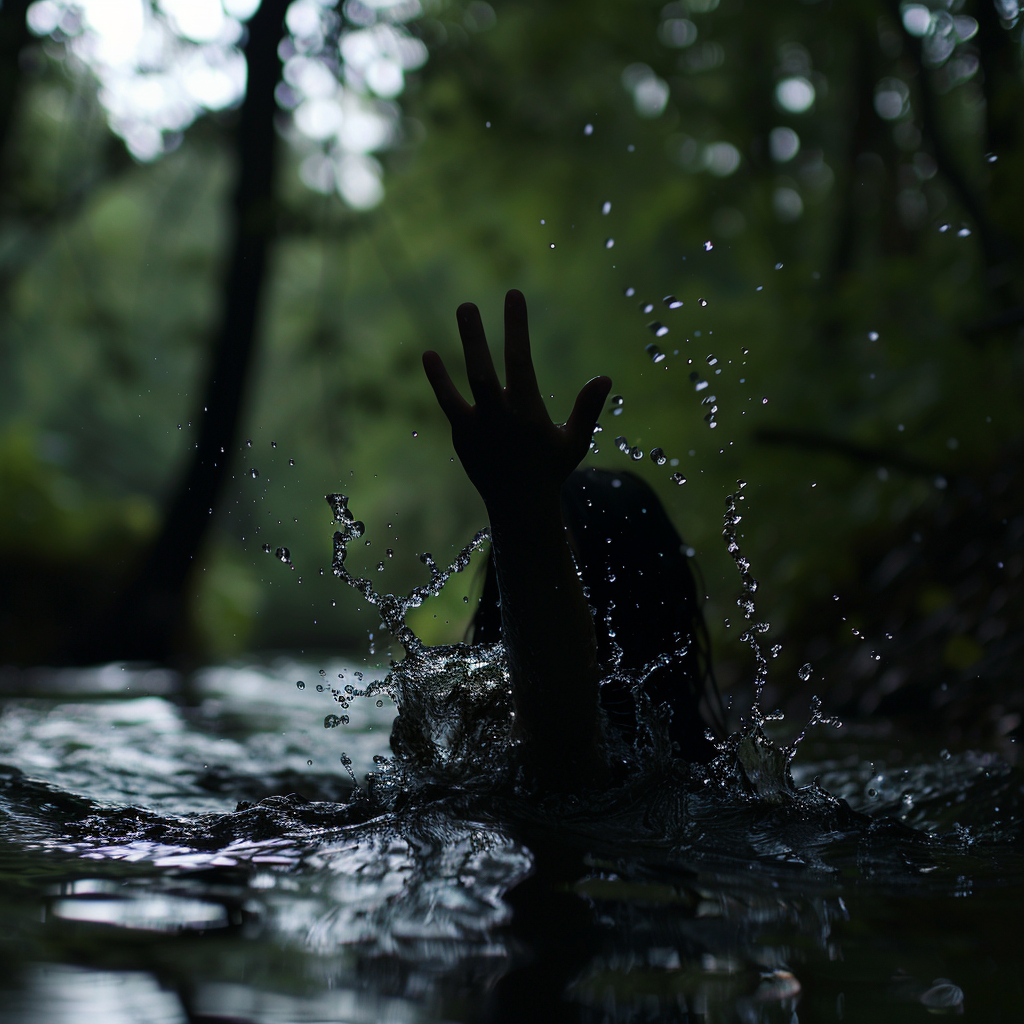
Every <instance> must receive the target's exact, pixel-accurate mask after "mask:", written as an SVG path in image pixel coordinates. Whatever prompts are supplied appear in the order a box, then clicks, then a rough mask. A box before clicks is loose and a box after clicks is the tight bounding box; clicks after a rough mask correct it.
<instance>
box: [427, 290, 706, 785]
mask: <svg viewBox="0 0 1024 1024" xmlns="http://www.w3.org/2000/svg"><path fill="white" fill-rule="evenodd" d="M457 320H458V326H459V334H460V336H461V338H462V346H463V352H464V354H465V360H466V373H467V376H468V378H469V386H470V389H471V391H472V394H473V398H474V400H475V404H474V405H471V404H470V403H469V402H467V401H466V399H465V398H464V397H463V396H462V395H461V394H460V393H459V390H458V389H457V388H456V387H455V385H454V384H453V383H452V380H451V377H450V376H449V375H448V372H447V370H446V369H445V366H444V363H443V362H442V360H441V357H440V356H439V355H438V354H437V353H436V352H426V353H424V355H423V366H424V369H425V371H426V374H427V378H428V380H429V381H430V384H431V386H432V387H433V389H434V394H435V395H436V396H437V400H438V403H439V404H440V406H441V408H442V410H443V411H444V413H445V415H446V416H447V417H448V420H449V422H450V423H451V427H452V443H453V445H454V447H455V451H456V454H457V455H458V456H459V460H460V461H461V463H462V466H463V468H464V469H465V471H466V474H467V475H468V476H469V479H470V480H471V482H472V483H473V485H474V486H475V487H476V489H477V491H478V492H479V494H480V497H481V498H482V499H483V501H484V505H485V506H486V508H487V515H488V519H489V520H490V527H491V552H492V561H493V569H492V570H491V571H490V580H489V583H485V588H484V589H485V592H484V597H483V599H482V602H481V607H480V611H479V612H478V615H477V619H476V622H475V627H476V628H475V635H474V640H475V641H477V642H482V641H491V640H497V639H499V636H500V639H501V641H502V643H503V645H504V648H505V655H506V658H507V661H508V668H509V677H510V680H511V685H512V702H513V711H514V714H515V724H514V729H513V735H514V738H515V739H516V740H517V742H518V745H519V755H520V759H521V763H522V766H523V768H524V769H525V770H526V772H527V773H528V774H530V775H532V776H533V777H534V778H535V779H536V780H537V781H539V782H542V783H543V784H544V785H546V786H555V787H557V788H568V789H583V788H592V787H596V786H600V785H603V784H606V783H607V782H608V780H609V779H610V778H611V771H610V765H609V756H608V744H607V735H606V729H605V723H606V722H607V725H608V726H609V727H611V728H615V729H618V730H619V731H620V732H621V733H623V734H624V735H625V736H627V737H631V736H632V734H633V731H634V730H635V728H636V713H635V699H634V694H633V692H632V687H631V685H630V684H629V682H627V681H626V679H625V678H623V677H622V676H620V675H617V673H623V674H624V675H627V676H628V675H629V674H632V675H633V677H636V675H637V674H638V673H639V672H640V671H641V670H642V669H644V668H645V666H651V663H652V662H656V661H657V659H658V658H659V656H660V655H669V656H668V657H666V658H664V659H662V660H663V662H664V663H663V664H659V665H657V667H655V668H654V670H653V671H652V672H650V674H649V675H648V677H647V678H646V679H645V681H644V692H645V694H646V696H647V699H649V700H650V701H651V702H652V703H653V704H655V705H656V706H659V707H660V708H661V709H662V712H663V713H667V714H669V715H670V716H671V718H670V721H669V726H668V731H669V735H670V737H671V739H672V740H673V741H674V742H675V743H676V745H677V746H678V748H679V753H680V756H682V757H684V758H686V759H687V760H691V761H703V760H707V759H709V757H710V756H712V755H713V752H714V751H713V748H712V747H711V744H710V742H709V741H708V740H707V739H706V738H705V731H706V730H707V728H708V727H709V726H716V727H719V728H720V724H721V723H720V718H721V716H720V707H719V706H718V705H717V703H715V701H716V697H717V691H715V689H714V684H713V680H711V678H710V666H709V664H708V659H707V635H706V632H705V630H704V628H703V621H702V619H701V616H700V611H699V607H698V603H697V594H696V588H695V587H694V584H693V577H692V575H691V574H690V570H689V566H688V565H687V560H686V557H685V555H684V553H683V551H682V547H683V545H682V541H681V539H680V537H679V534H678V533H676V531H675V529H674V527H673V526H672V524H671V522H670V521H669V519H668V516H667V515H666V513H665V510H664V509H663V508H662V506H661V504H660V502H659V501H658V499H657V497H656V496H655V495H654V492H653V491H651V490H650V488H648V487H647V485H646V484H644V483H643V481H641V480H640V479H639V478H638V477H636V476H634V475H633V474H631V473H608V472H606V471H602V470H594V469H591V470H586V471H583V472H575V473H574V472H573V471H574V470H575V469H576V467H577V466H578V465H579V463H580V462H581V461H582V459H583V457H584V456H585V455H586V453H587V451H588V449H589V447H590V441H591V438H592V436H593V431H594V426H595V424H596V422H597V417H598V415H599V414H600V412H601V409H602V408H603V406H604V401H605V398H607V396H608V392H609V390H610V389H611V380H610V379H609V378H608V377H595V378H594V379H593V380H591V381H588V382H587V383H586V384H585V385H584V386H583V388H582V389H581V391H580V393H579V394H578V395H577V397H576V402H575V405H574V406H573V410H572V413H571V414H570V416H569V418H568V420H567V421H566V422H565V423H564V424H555V423H553V422H552V421H551V418H550V417H549V415H548V412H547V409H546V407H545V405H544V399H543V398H542V397H541V393H540V388H539V387H538V385H537V378H536V374H535V372H534V368H533V360H532V357H531V355H530V339H529V331H528V327H527V315H526V301H525V299H524V298H523V296H522V293H521V292H518V291H515V290H513V291H510V292H509V293H508V294H507V295H506V296H505V386H504V387H502V386H501V384H500V382H499V380H498V375H497V373H496V371H495V369H494V364H493V362H492V360H491V354H490V350H489V349H488V346H487V339H486V337H485V335H484V330H483V324H482V323H481V320H480V313H479V311H478V310H477V308H476V306H474V305H473V304H472V303H464V304H463V305H462V306H460V307H459V309H458V313H457ZM574 556H575V557H574ZM577 566H579V572H577ZM591 606H593V607H594V609H595V613H594V614H592V612H591ZM677 652H681V653H677ZM673 655H674V656H673ZM610 670H615V671H614V672H613V674H612V678H611V679H610V680H609V681H607V682H606V683H605V684H604V685H602V678H604V677H605V676H606V675H608V673H609V671H610Z"/></svg>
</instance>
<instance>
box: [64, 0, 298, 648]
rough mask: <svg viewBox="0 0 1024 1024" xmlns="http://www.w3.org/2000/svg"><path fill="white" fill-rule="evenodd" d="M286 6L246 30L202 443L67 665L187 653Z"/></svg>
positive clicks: (237, 371)
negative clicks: (195, 574)
mask: <svg viewBox="0 0 1024 1024" xmlns="http://www.w3.org/2000/svg"><path fill="white" fill-rule="evenodd" d="M288 2H289V0H263V3H262V4H261V5H260V7H259V9H258V10H257V12H256V14H255V15H254V16H253V18H252V20H251V21H250V22H249V25H248V34H249V38H248V42H247V44H246V48H245V54H246V59H247V63H248V85H247V89H246V94H245V99H244V100H243V102H242V106H241V108H240V110H239V116H238V124H237V129H236V135H235V154H236V163H237V178H236V183H235V192H234V196H233V201H232V213H233V220H234V223H233V233H232V241H231V247H230V253H229V256H228V263H227V272H226V279H225V282H224V291H223V296H224V298H223V303H222V306H221V314H220V315H221V320H220V325H219V329H218V332H217V335H216V340H215V342H214V344H213V350H212V353H211V361H210V366H209V371H208V376H207V380H206V386H205V389H204V393H203V398H202V401H201V403H200V408H199V412H198V415H197V417H196V418H197V419H198V421H199V424H200V428H199V441H198V444H197V446H196V449H195V453H194V455H193V457H192V460H191V462H190V463H189V465H188V467H187V469H186V471H185V474H184V476H183V478H182V479H181V481H180V483H179V484H178V486H177V488H176V490H175V491H174V493H173V495H172V497H171V500H170V502H169V503H168V510H167V514H166V516H165V518H164V522H163V526H162V528H161V530H160V533H159V535H158V536H157V538H156V540H155V542H154V543H153V545H152V547H151V549H150V551H149V554H148V556H147V557H146V558H145V559H144V560H143V562H142V565H141V567H140V569H139V571H138V573H137V575H136V576H135V578H134V579H133V580H132V581H131V582H130V583H129V585H128V586H127V587H126V589H125V590H124V591H123V593H122V594H121V595H120V597H119V598H118V599H117V600H116V601H115V602H114V604H113V606H112V608H111V609H109V610H108V612H107V614H106V615H104V616H103V618H102V619H101V621H100V623H99V625H98V627H97V628H95V629H93V630H91V631H90V633H89V634H87V635H85V636H82V637H77V638H74V642H73V644H72V649H71V650H69V651H68V652H67V654H68V656H69V657H70V658H71V660H77V661H101V660H110V659H115V658H116V659H135V660H155V661H165V660H167V659H169V658H171V657H172V656H174V655H175V654H176V653H178V652H179V651H180V648H181V640H182V633H183V630H184V627H185V618H186V610H187V598H186V584H187V582H188V579H189V576H190V574H191V572H192V569H193V566H194V564H195V561H196V558H197V556H198V555H199V553H200V551H201V550H202V546H203V543H204V541H205V539H206V536H207V533H208V530H209V525H210V521H211V513H212V510H213V509H214V508H215V507H216V505H217V501H218V499H219V497H220V494H221V491H222V489H223V486H224V483H225V481H226V479H227V475H228V470H229V467H230V464H231V459H232V454H233V452H234V448H235V444H236V441H237V433H238V424H239V420H240V416H241V411H242V405H243V401H244V398H245V390H246V384H247V382H248V379H249V375H250V369H251V366H252V362H253V356H254V353H255V350H256V340H257V326H258V323H259V317H260V313H261V311H262V298H263V292H264V278H265V272H266V264H267V255H268V250H269V248H270V244H271V242H272V240H273V238H274V233H275V205H274V181H275V165H276V156H277V152H276V151H277V135H276V131H275V127H274V118H275V113H276V109H277V107H276V102H275V99H274V89H275V87H276V85H277V82H278V78H279V75H280V61H279V59H278V56H277V50H278V44H279V43H280V41H281V37H282V34H283V31H282V23H283V20H284V14H285V10H286V9H287V7H288Z"/></svg>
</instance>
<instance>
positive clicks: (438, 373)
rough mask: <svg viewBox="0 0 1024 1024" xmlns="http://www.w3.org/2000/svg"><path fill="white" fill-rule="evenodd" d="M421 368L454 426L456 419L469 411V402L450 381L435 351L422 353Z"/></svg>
mask: <svg viewBox="0 0 1024 1024" xmlns="http://www.w3.org/2000/svg"><path fill="white" fill-rule="evenodd" d="M423 369H424V371H425V372H426V374H427V380H428V381H429V382H430V386H431V387H432V388H433V389H434V395H435V396H436V398H437V404H438V405H439V406H441V410H442V412H444V414H445V416H447V417H448V422H449V423H451V424H452V425H453V426H454V425H455V421H456V420H458V419H460V418H461V417H464V416H466V415H467V414H468V413H469V409H470V405H469V402H467V401H466V400H465V399H464V398H463V397H462V395H460V394H459V389H458V388H457V387H456V386H455V385H454V383H452V379H451V377H450V376H449V374H448V370H447V369H446V368H445V365H444V362H443V361H442V359H441V357H440V356H439V355H438V354H437V353H436V352H424V353H423Z"/></svg>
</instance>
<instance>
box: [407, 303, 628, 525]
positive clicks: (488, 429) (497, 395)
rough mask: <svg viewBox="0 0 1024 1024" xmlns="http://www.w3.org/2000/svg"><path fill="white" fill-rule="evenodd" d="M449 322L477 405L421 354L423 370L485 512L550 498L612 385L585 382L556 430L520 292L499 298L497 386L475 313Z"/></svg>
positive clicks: (429, 355)
mask: <svg viewBox="0 0 1024 1024" xmlns="http://www.w3.org/2000/svg"><path fill="white" fill-rule="evenodd" d="M456 316H457V319H458V324H459V334H460V335H461V337H462V348H463V352H464V353H465V357H466V373H467V375H468V377H469V386H470V389H471V391H472V393H473V399H474V401H475V403H476V404H475V405H470V404H469V402H467V401H466V399H465V398H463V397H462V395H461V394H460V393H459V390H458V388H456V386H455V385H454V384H453V383H452V379H451V377H450V376H449V375H448V371H447V370H446V369H445V366H444V363H443V362H442V360H441V357H440V356H439V355H438V354H437V353H436V352H425V353H424V354H423V368H424V370H425V371H426V374H427V379H428V380H429V381H430V385H431V387H432V388H433V389H434V394H435V395H436V396H437V401H438V404H439V405H440V406H441V408H442V409H443V410H444V413H445V415H446V416H447V417H448V421H449V422H450V423H451V426H452V443H453V444H454V446H455V451H456V453H457V454H458V456H459V459H460V461H461V462H462V465H463V468H464V469H465V470H466V474H467V475H468V476H469V478H470V480H471V481H472V482H473V484H474V486H475V487H476V489H477V490H478V491H479V492H480V496H481V497H482V498H483V499H484V503H485V504H486V505H487V506H488V510H489V511H492V512H493V511H494V509H493V506H495V505H498V506H501V505H504V504H505V503H507V502H509V501H513V500H515V501H517V503H521V502H522V500H523V499H524V497H525V498H528V497H529V496H530V494H531V493H532V494H533V495H534V496H544V495H554V494H557V492H558V489H559V488H560V487H561V485H562V483H563V482H564V481H565V479H566V477H568V475H569V474H570V473H571V472H572V471H573V470H574V469H575V468H576V466H578V465H579V463H580V461H581V460H582V459H583V456H584V455H586V453H587V449H588V447H589V446H590V439H591V436H592V434H593V430H594V424H595V422H596V421H597V417H598V415H599V413H600V412H601V408H602V406H603V405H604V400H605V398H606V397H607V395H608V391H609V390H610V388H611V380H610V379H609V378H608V377H595V378H594V379H593V380H591V381H588V382H587V383H586V384H585V385H584V386H583V388H582V389H581V390H580V393H579V394H578V395H577V396H576V403H575V405H574V406H573V410H572V413H571V414H570V416H569V419H568V420H566V422H565V423H563V424H555V423H553V422H552V421H551V417H550V416H549V415H548V412H547V408H546V407H545V405H544V399H543V398H542V397H541V393H540V388H539V387H538V386H537V376H536V374H535V373H534V369H533V359H532V357H531V355H530V332H529V329H528V327H527V318H526V300H525V299H524V298H523V294H522V292H519V291H516V290H514V289H513V290H512V291H510V292H509V293H508V294H507V295H506V296H505V386H504V387H502V386H501V383H500V382H499V380H498V375H497V373H496V372H495V369H494V363H493V361H492V360H491V353H490V350H489V349H488V346H487V338H486V337H485V335H484V328H483V324H482V323H481V321H480V311H479V310H478V309H477V308H476V306H474V305H473V303H471V302H467V303H464V304H463V305H461V306H460V307H459V309H458V312H457V314H456ZM524 489H525V490H524ZM537 492H539V494H538V493H537ZM520 508H521V504H520Z"/></svg>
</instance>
